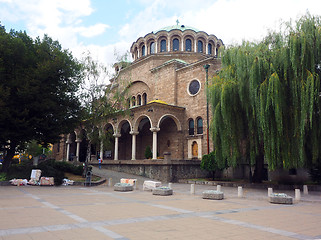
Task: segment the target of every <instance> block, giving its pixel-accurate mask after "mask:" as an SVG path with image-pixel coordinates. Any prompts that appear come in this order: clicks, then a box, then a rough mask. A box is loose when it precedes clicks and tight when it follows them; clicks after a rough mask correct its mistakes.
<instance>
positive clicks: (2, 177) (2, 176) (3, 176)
mask: <svg viewBox="0 0 321 240" xmlns="http://www.w3.org/2000/svg"><path fill="white" fill-rule="evenodd" d="M6 180H7V175H6V174H5V173H0V182H2V181H6Z"/></svg>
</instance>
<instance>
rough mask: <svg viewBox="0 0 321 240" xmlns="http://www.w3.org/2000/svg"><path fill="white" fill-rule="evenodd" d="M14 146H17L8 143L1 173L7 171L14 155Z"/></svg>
mask: <svg viewBox="0 0 321 240" xmlns="http://www.w3.org/2000/svg"><path fill="white" fill-rule="evenodd" d="M16 146H17V145H16V144H15V143H10V147H9V148H8V150H7V153H6V155H5V156H4V158H3V163H2V168H1V172H7V171H8V169H9V167H10V164H11V160H12V158H13V156H14V155H15V153H16Z"/></svg>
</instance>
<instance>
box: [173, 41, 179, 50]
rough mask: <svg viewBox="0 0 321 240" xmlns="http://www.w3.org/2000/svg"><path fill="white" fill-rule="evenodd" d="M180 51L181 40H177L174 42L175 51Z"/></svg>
mask: <svg viewBox="0 0 321 240" xmlns="http://www.w3.org/2000/svg"><path fill="white" fill-rule="evenodd" d="M178 50H179V40H178V39H177V38H175V39H174V40H173V51H178Z"/></svg>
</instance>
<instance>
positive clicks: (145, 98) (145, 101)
mask: <svg viewBox="0 0 321 240" xmlns="http://www.w3.org/2000/svg"><path fill="white" fill-rule="evenodd" d="M146 104H147V94H146V93H144V94H143V105H146Z"/></svg>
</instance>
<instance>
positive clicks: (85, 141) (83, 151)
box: [78, 129, 88, 162]
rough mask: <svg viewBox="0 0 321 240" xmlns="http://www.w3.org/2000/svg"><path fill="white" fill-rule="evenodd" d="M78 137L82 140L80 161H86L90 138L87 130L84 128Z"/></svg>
mask: <svg viewBox="0 0 321 240" xmlns="http://www.w3.org/2000/svg"><path fill="white" fill-rule="evenodd" d="M78 139H79V140H81V142H80V146H79V162H85V161H86V157H87V148H88V139H87V132H86V130H85V129H82V130H81V131H80V133H79V136H78Z"/></svg>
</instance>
